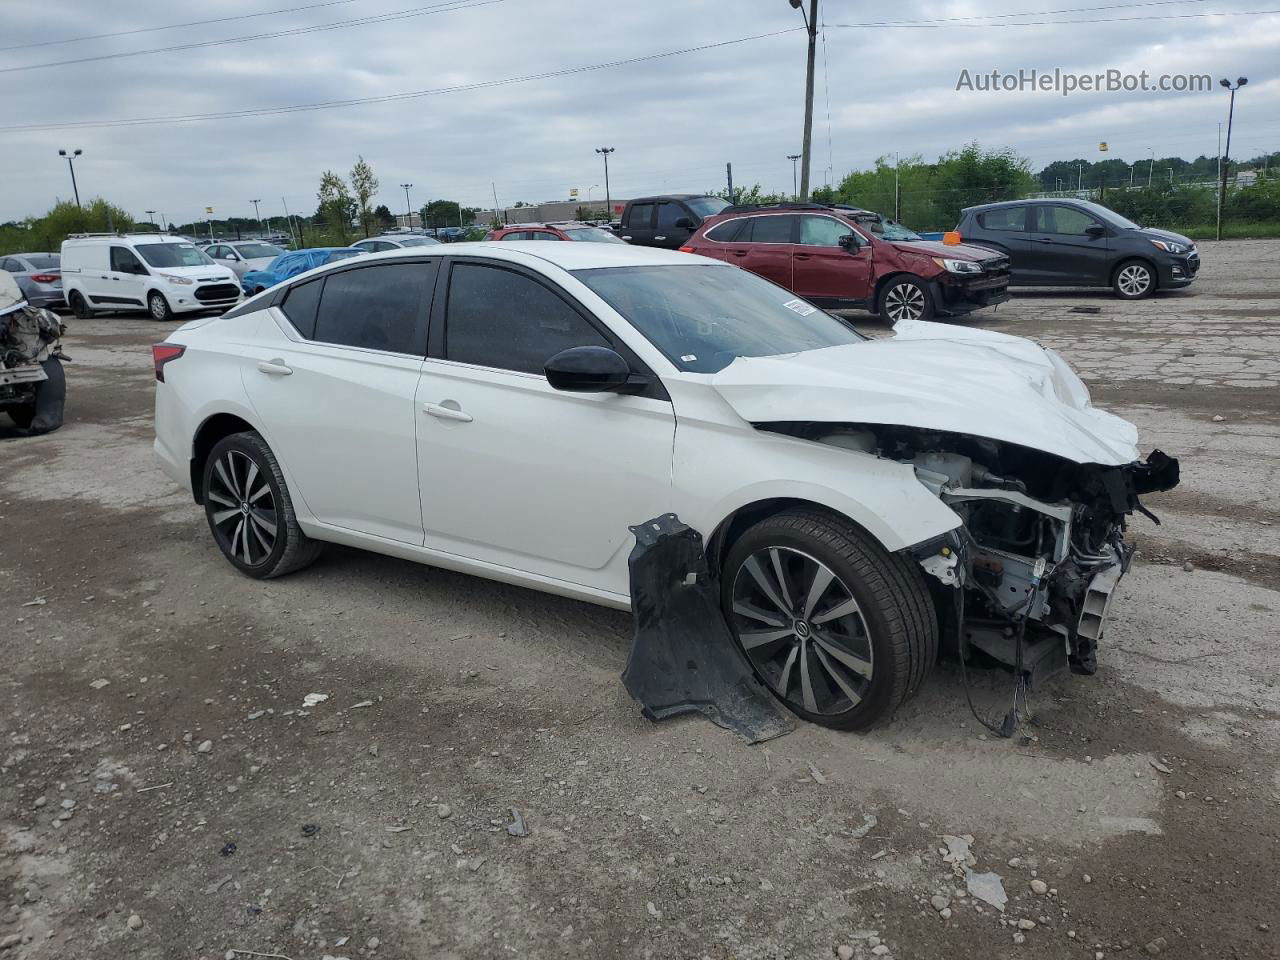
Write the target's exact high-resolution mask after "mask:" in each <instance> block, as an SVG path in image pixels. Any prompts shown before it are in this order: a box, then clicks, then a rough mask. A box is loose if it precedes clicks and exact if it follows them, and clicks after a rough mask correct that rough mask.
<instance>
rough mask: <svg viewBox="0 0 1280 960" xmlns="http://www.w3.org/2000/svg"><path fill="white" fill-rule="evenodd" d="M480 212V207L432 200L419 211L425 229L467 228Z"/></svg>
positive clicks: (452, 201)
mask: <svg viewBox="0 0 1280 960" xmlns="http://www.w3.org/2000/svg"><path fill="white" fill-rule="evenodd" d="M479 212H480V208H479V207H463V206H460V205H459V203H458V201H456V200H430V201H428V202H427V203H426V205H424V206H423V208H422V209H421V210H419V211H418V213H419V215H420V216H421V217H422V225H423V226H424V227H433V228H438V227H456V226H466V225H467V224H468V223H470V222H471V221H472V220H474V219H475V217H476V214H477V213H479Z"/></svg>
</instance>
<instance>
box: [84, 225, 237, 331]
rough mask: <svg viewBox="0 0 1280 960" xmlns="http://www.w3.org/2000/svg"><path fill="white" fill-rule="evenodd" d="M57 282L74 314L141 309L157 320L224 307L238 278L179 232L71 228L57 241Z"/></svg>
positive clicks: (233, 297)
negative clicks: (59, 277)
mask: <svg viewBox="0 0 1280 960" xmlns="http://www.w3.org/2000/svg"><path fill="white" fill-rule="evenodd" d="M62 286H63V290H64V291H65V293H66V297H67V306H68V307H70V308H71V310H72V311H73V312H74V313H75V315H76V316H77V317H81V318H87V317H91V316H93V315H94V313H96V312H97V311H100V310H146V311H147V312H148V313H150V314H151V316H152V317H153V318H154V319H156V320H168V319H170V318H171V317H172V316H173V315H174V314H175V313H189V312H191V311H194V310H225V309H227V308H228V307H233V306H235V304H236V303H237V302H238V301H239V300H240V283H239V281H238V280H237V279H236V275H235V274H234V273H233V272H232V271H231V270H229V269H228V268H227V267H223V266H219V265H218V264H215V263H214V262H213V261H212V260H210V259H209V258H208V257H207V256H205V255H204V254H203V253H202V252H201V251H199V250H198V249H196V247H195V245H194V244H192V243H190V242H189V241H187V240H184V239H182V238H181V237H171V236H168V235H167V234H163V233H131V234H74V235H72V236H70V237H68V238H67V239H66V240H64V241H63V242H62Z"/></svg>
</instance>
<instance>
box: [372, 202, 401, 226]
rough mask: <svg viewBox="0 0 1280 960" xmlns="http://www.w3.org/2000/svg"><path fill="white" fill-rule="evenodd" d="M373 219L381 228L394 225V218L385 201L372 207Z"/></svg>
mask: <svg viewBox="0 0 1280 960" xmlns="http://www.w3.org/2000/svg"><path fill="white" fill-rule="evenodd" d="M373 219H374V221H375V222H376V223H377V224H378V228H379V229H381V230H390V229H391V228H392V227H394V226H395V225H396V218H395V216H394V215H393V214H392V213H391V208H390V207H388V206H387V205H386V204H385V203H380V204H378V205H377V206H376V207H374V208H373Z"/></svg>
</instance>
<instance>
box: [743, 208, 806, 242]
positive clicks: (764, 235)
mask: <svg viewBox="0 0 1280 960" xmlns="http://www.w3.org/2000/svg"><path fill="white" fill-rule="evenodd" d="M795 221H796V218H795V217H793V216H790V215H787V216H781V217H777V216H769V217H752V218H751V242H752V243H793V242H794V241H793V240H792V236H793V235H794V234H793V231H792V227H793V225H794V224H795Z"/></svg>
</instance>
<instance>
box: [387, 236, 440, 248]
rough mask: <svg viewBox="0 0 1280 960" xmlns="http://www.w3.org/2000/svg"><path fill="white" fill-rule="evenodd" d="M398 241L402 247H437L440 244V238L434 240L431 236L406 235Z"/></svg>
mask: <svg viewBox="0 0 1280 960" xmlns="http://www.w3.org/2000/svg"><path fill="white" fill-rule="evenodd" d="M396 243H398V244H400V246H402V247H435V246H439V244H440V241H439V240H432V239H431V238H430V237H405V238H404V239H402V240H397V241H396Z"/></svg>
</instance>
